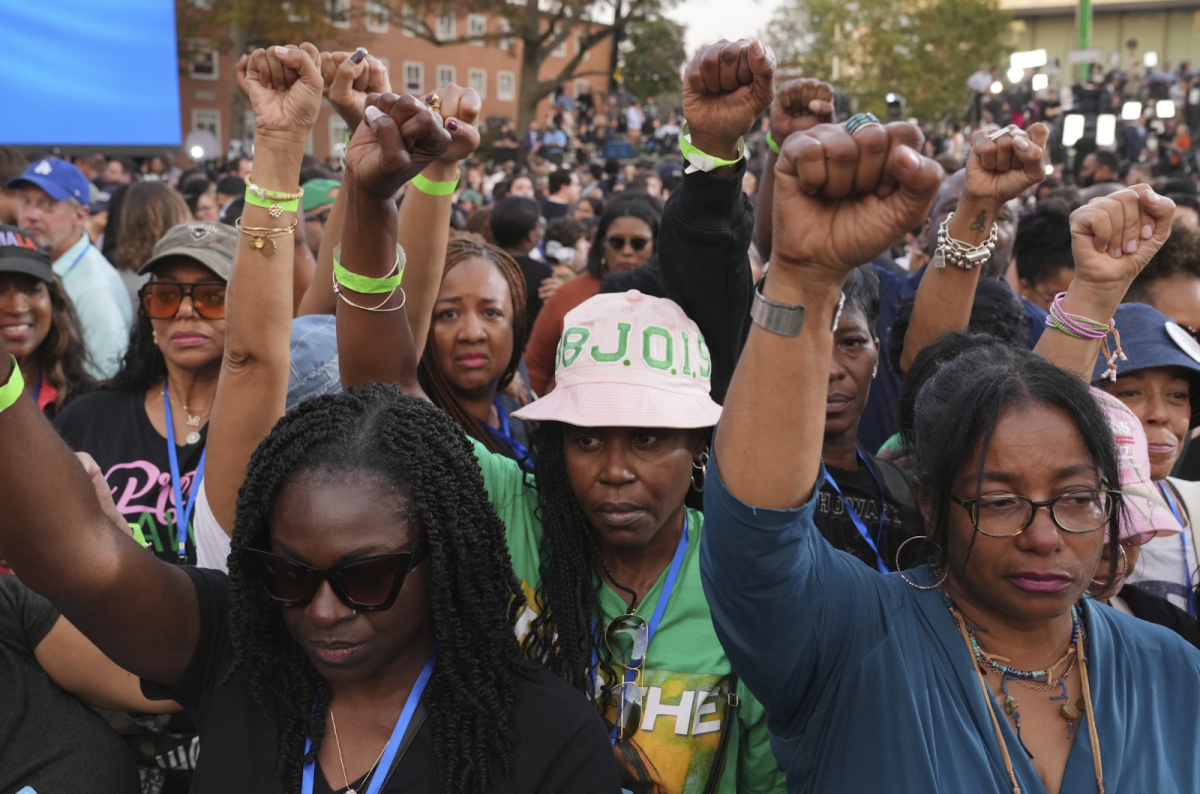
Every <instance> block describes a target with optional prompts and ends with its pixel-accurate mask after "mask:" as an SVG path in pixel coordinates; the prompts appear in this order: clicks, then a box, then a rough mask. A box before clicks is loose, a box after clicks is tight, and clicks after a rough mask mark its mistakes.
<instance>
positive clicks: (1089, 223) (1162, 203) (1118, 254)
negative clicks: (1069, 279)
mask: <svg viewBox="0 0 1200 794" xmlns="http://www.w3.org/2000/svg"><path fill="white" fill-rule="evenodd" d="M1174 216H1175V202H1173V201H1171V199H1169V198H1167V197H1166V196H1160V195H1158V194H1157V193H1155V192H1154V191H1153V190H1152V189H1151V188H1150V186H1149V185H1145V184H1142V185H1134V186H1133V187H1129V188H1125V189H1124V190H1118V191H1117V192H1116V193H1110V194H1109V195H1107V196H1104V197H1103V198H1095V199H1092V200H1091V201H1090V202H1088V203H1087V204H1085V205H1083V206H1082V207H1080V208H1079V209H1077V210H1075V211H1074V212H1072V213H1071V253H1072V255H1073V257H1074V259H1075V280H1076V281H1079V282H1087V283H1088V284H1089V285H1091V286H1092V287H1094V288H1096V289H1098V290H1101V291H1105V292H1111V293H1113V294H1114V295H1116V296H1117V297H1118V298H1119V297H1122V296H1124V294H1125V292H1126V290H1128V289H1129V285H1130V284H1132V283H1133V279H1134V278H1135V277H1136V276H1137V274H1138V273H1141V272H1142V268H1144V267H1145V266H1146V264H1147V263H1148V262H1149V261H1150V258H1151V257H1153V256H1154V255H1155V254H1156V253H1158V249H1159V248H1162V245H1163V243H1165V242H1166V241H1167V238H1168V237H1170V236H1171V219H1172V218H1173V217H1174Z"/></svg>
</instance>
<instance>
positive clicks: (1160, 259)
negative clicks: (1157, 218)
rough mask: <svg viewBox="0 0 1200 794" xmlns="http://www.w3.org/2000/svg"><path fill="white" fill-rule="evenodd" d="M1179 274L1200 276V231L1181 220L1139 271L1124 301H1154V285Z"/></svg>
mask: <svg viewBox="0 0 1200 794" xmlns="http://www.w3.org/2000/svg"><path fill="white" fill-rule="evenodd" d="M1176 276H1183V277H1185V278H1190V279H1195V280H1200V231H1197V230H1196V229H1193V228H1192V227H1191V226H1188V225H1187V224H1186V223H1178V222H1177V223H1174V224H1172V225H1171V236H1170V237H1168V238H1167V241H1166V242H1165V243H1163V245H1162V248H1160V249H1158V253H1156V254H1155V255H1154V256H1153V257H1152V258H1151V259H1150V262H1149V263H1147V265H1146V267H1145V269H1143V270H1142V272H1141V273H1138V274H1137V277H1136V278H1135V279H1134V280H1133V283H1132V284H1130V285H1129V291H1128V292H1126V293H1125V297H1124V298H1122V299H1121V302H1122V303H1149V304H1151V305H1153V303H1154V301H1153V295H1152V294H1151V293H1152V289H1151V287H1152V286H1153V285H1154V284H1155V283H1156V282H1158V281H1162V280H1163V279H1167V278H1174V277H1176Z"/></svg>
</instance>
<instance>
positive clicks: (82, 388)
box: [37, 276, 96, 414]
mask: <svg viewBox="0 0 1200 794" xmlns="http://www.w3.org/2000/svg"><path fill="white" fill-rule="evenodd" d="M46 288H47V290H48V291H49V293H50V317H51V322H50V333H48V334H46V338H45V339H43V340H42V343H41V344H40V345H38V347H37V357H38V361H40V362H41V365H42V370H43V372H45V373H46V378H47V379H48V380H49V381H50V383H51V385H53V386H54V388H55V389H57V390H58V396H57V397H56V398H55V399H54V408H53V413H55V414H57V413H58V412H59V411H61V410H62V409H63V407H64V406H66V404H67V403H68V402H70V401H71V400H73V399H75V398H76V397H78V396H79V395H81V394H86V393H87V392H89V391H91V390H92V389H94V388H95V387H96V382H95V381H94V380H92V377H91V376H90V375H88V372H87V366H88V364H89V363H90V361H91V358H90V357H89V355H88V349H87V344H86V343H85V342H84V341H83V331H82V330H81V328H82V327H83V326H82V325H80V323H79V315H77V314H76V313H75V305H74V304H73V303H71V299H70V298H69V297H68V296H67V289H66V287H64V286H63V284H62V282H61V281H59V279H58V276H55V277H54V280H53V281H51V282H49V283H48V284H46Z"/></svg>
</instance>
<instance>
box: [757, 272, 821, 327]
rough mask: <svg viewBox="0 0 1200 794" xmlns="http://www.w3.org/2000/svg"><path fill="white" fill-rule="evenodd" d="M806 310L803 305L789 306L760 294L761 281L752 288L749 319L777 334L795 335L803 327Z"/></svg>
mask: <svg viewBox="0 0 1200 794" xmlns="http://www.w3.org/2000/svg"><path fill="white" fill-rule="evenodd" d="M806 314H807V310H806V309H805V308H804V307H803V306H791V305H789V304H786V303H780V302H779V301H773V300H771V299H770V298H768V297H767V296H766V295H763V294H762V282H759V284H758V286H756V287H755V288H754V301H753V302H752V303H751V304H750V319H751V320H753V321H754V322H755V324H756V325H758V326H759V327H761V328H764V329H765V330H767V331H770V332H771V333H773V334H778V335H779V336H796V335H798V334H799V333H800V329H801V328H803V327H804V316H805V315H806Z"/></svg>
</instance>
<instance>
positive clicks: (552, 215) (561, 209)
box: [538, 198, 571, 221]
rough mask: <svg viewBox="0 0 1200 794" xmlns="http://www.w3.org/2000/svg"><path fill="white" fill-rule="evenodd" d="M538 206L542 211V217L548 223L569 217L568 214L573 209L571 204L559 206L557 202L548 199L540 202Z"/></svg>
mask: <svg viewBox="0 0 1200 794" xmlns="http://www.w3.org/2000/svg"><path fill="white" fill-rule="evenodd" d="M538 206H539V207H540V208H541V210H542V217H543V218H545V219H546V220H548V221H553V220H557V219H558V218H565V217H567V212H568V210H570V209H571V205H570V204H559V203H558V202H557V201H551V200H550V199H548V198H544V199H542V200H541V201H539V202H538Z"/></svg>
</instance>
